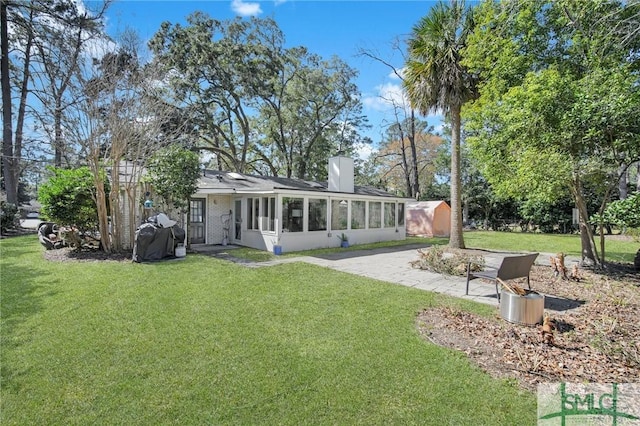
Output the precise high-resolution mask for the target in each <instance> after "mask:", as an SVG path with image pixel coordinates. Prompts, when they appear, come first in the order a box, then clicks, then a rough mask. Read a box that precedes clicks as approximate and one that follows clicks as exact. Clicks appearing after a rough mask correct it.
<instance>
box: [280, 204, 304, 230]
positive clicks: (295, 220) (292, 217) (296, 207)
mask: <svg viewBox="0 0 640 426" xmlns="http://www.w3.org/2000/svg"><path fill="white" fill-rule="evenodd" d="M303 207H304V206H303V200H302V198H289V197H284V198H283V199H282V230H283V231H284V232H302V224H303V217H302V213H303Z"/></svg>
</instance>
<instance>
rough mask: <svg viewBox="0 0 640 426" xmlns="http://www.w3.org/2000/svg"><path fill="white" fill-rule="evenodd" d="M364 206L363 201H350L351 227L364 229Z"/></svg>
mask: <svg viewBox="0 0 640 426" xmlns="http://www.w3.org/2000/svg"><path fill="white" fill-rule="evenodd" d="M365 207H366V202H364V201H352V202H351V229H364V228H365V225H366V222H365V217H366V216H365V214H366V211H365Z"/></svg>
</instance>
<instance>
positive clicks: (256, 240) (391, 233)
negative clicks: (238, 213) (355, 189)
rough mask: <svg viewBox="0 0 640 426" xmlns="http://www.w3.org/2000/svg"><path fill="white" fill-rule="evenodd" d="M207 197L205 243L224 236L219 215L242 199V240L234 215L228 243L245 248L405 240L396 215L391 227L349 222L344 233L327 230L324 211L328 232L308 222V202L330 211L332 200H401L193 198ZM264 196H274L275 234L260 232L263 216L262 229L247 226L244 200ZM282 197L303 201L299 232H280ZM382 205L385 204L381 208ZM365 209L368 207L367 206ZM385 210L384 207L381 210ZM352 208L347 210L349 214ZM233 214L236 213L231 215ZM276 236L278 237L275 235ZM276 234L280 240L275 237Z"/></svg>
mask: <svg viewBox="0 0 640 426" xmlns="http://www.w3.org/2000/svg"><path fill="white" fill-rule="evenodd" d="M203 196H206V198H207V213H206V220H207V223H206V229H207V236H206V244H220V243H221V242H222V238H223V235H224V229H223V224H222V220H221V215H223V214H227V213H229V211H230V210H234V204H235V200H238V199H240V200H242V207H241V209H242V215H243V221H242V225H241V227H242V238H241V239H240V240H234V238H233V237H234V216H233V215H232V218H231V221H230V229H229V236H230V242H231V243H234V244H238V245H243V246H246V247H252V248H256V249H259V250H268V251H271V250H273V246H274V245H275V244H276V243H279V244H280V245H281V246H282V247H283V250H284V251H300V250H309V249H315V248H327V247H338V246H339V245H340V239H339V238H338V236H339V235H340V234H342V233H345V234H346V235H347V236H348V237H349V243H350V244H367V243H373V242H379V241H391V240H403V239H405V238H406V230H405V225H404V224H401V225H398V213H397V212H396V224H394V226H389V227H385V226H384V220H383V223H382V224H381V227H380V228H372V229H370V228H368V227H367V228H365V229H350V227H351V224H350V221H349V225H348V229H345V230H332V229H330V212H327V221H328V223H327V229H326V230H322V231H309V230H308V228H309V220H308V204H309V199H325V200H327V209H328V210H330V209H331V200H335V199H338V198H339V199H345V200H349V201H353V200H358V201H365V202H368V201H371V202H382V203H384V202H387V203H394V204H395V205H396V208H397V204H398V203H405V201H406V200H404V199H396V198H372V197H362V196H360V197H358V196H354V195H353V194H332V195H331V196H329V195H328V194H323V193H312V194H310V193H301V192H287V193H278V194H264V193H262V194H242V195H235V196H231V195H212V194H209V195H201V196H199V195H198V194H196V195H194V198H201V197H203ZM263 197H276V219H275V220H276V226H275V228H276V230H277V232H270V231H268V230H264V229H262V224H263V220H262V216H260V217H259V220H258V222H259V223H260V227H261V229H259V230H254V229H248V226H247V218H246V211H247V199H248V198H263ZM283 197H292V198H302V199H303V200H304V210H305V214H304V223H303V231H302V232H281V230H282V226H281V224H282V199H283ZM383 206H384V205H383ZM367 207H368V204H367ZM383 208H384V207H383ZM350 210H351V209H350V208H349V211H350ZM234 213H235V212H234ZM368 216H369V209H368V208H367V209H366V219H365V221H366V223H368V219H369V217H368ZM278 233H279V234H278ZM278 235H280V237H279V238H278Z"/></svg>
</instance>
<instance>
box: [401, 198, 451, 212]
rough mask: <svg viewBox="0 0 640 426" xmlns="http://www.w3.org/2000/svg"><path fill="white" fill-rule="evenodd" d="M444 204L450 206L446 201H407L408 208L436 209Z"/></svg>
mask: <svg viewBox="0 0 640 426" xmlns="http://www.w3.org/2000/svg"><path fill="white" fill-rule="evenodd" d="M442 204H444V205H445V206H447V208H450V207H449V204H447V202H446V201H442V200H439V201H409V202H407V208H415V209H431V210H433V209H435V208H438V207H440V206H441V205H442Z"/></svg>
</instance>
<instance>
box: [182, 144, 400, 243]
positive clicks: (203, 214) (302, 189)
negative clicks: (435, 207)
mask: <svg viewBox="0 0 640 426" xmlns="http://www.w3.org/2000/svg"><path fill="white" fill-rule="evenodd" d="M353 170H354V166H353V160H352V159H351V158H347V157H342V156H340V157H333V158H331V159H330V160H329V173H328V174H329V180H328V182H326V183H325V182H311V181H305V180H300V179H288V178H282V177H268V176H254V175H246V174H241V173H235V172H224V171H212V170H206V171H204V173H203V176H202V177H201V178H200V180H199V182H198V190H197V192H196V193H195V194H194V195H193V196H192V198H191V213H190V215H191V216H190V224H189V229H188V230H187V231H188V233H189V236H190V241H191V244H194V245H195V244H227V243H229V244H237V245H242V246H246V247H253V248H256V249H259V250H268V251H272V250H273V247H274V245H279V246H281V247H282V250H283V251H298V250H306V249H314V248H323V247H338V246H340V243H341V241H340V238H339V237H340V236H341V235H342V234H344V235H346V236H347V237H348V240H349V243H350V244H364V243H371V242H378V241H389V240H403V239H405V238H406V237H405V236H406V230H405V204H406V202H407V201H408V200H407V199H404V198H400V197H398V196H396V195H393V194H389V193H387V192H385V191H382V190H379V189H376V188H371V187H361V186H355V185H354V173H353Z"/></svg>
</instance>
